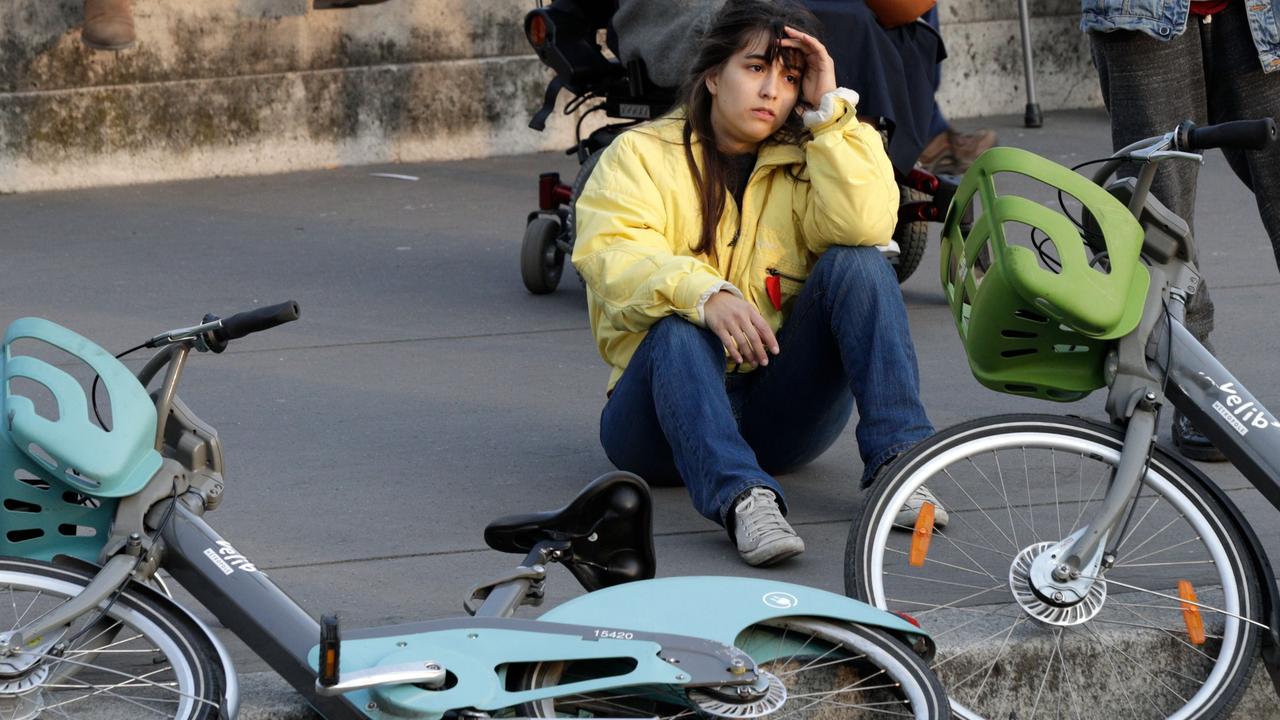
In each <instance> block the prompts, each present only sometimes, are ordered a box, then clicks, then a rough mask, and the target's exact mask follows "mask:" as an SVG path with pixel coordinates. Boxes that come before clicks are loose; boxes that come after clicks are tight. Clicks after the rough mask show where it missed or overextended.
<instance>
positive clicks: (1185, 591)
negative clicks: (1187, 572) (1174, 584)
mask: <svg viewBox="0 0 1280 720" xmlns="http://www.w3.org/2000/svg"><path fill="white" fill-rule="evenodd" d="M1178 597H1180V598H1182V599H1183V600H1187V601H1189V602H1184V603H1182V621H1183V622H1184V623H1186V624H1187V635H1189V636H1191V644H1193V645H1203V644H1204V618H1203V617H1201V616H1200V608H1198V607H1196V606H1195V605H1192V604H1191V603H1193V602H1198V601H1197V600H1196V591H1195V590H1194V589H1193V588H1192V587H1191V583H1190V582H1189V581H1187V580H1179V581H1178Z"/></svg>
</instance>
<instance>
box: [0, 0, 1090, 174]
mask: <svg viewBox="0 0 1280 720" xmlns="http://www.w3.org/2000/svg"><path fill="white" fill-rule="evenodd" d="M532 5H533V3H532V2H531V0H390V1H389V2H386V3H383V4H380V5H371V6H367V7H359V8H354V9H345V10H321V11H316V10H312V9H310V1H309V0H134V6H135V18H136V22H137V27H138V37H139V42H138V44H137V46H136V47H135V48H133V49H130V50H127V51H124V52H121V53H104V52H94V51H90V50H88V49H86V48H84V47H83V46H82V45H81V43H80V40H79V23H80V14H81V0H4V2H3V3H0V192H12V191H28V190H39V189H52V188H67V187H79V186H90V185H109V184H123V183H138V182H149V181H158V180H170V179H180V178H190V177H207V176H216V175H231V174H257V173H274V172H284V171H289V170H300V169H309V168H320V167H326V166H331V165H339V164H356V163H377V162H392V161H421V160H429V159H453V158H463V157H477V156H484V155H497V154H509V153H520V152H532V151H537V150H548V149H558V148H563V147H566V146H567V145H568V144H570V143H571V136H572V130H573V128H572V123H571V120H572V118H564V117H560V116H559V115H557V117H556V118H555V119H553V120H552V121H551V123H549V125H548V129H547V131H546V132H543V133H536V132H534V131H532V130H529V129H528V128H527V126H526V123H527V121H528V118H529V115H530V114H531V113H532V112H533V110H535V109H536V108H537V107H538V106H539V105H540V104H541V100H542V91H543V88H544V87H545V84H546V81H547V79H548V77H549V75H548V71H547V70H546V69H545V68H543V67H542V65H541V64H540V63H539V62H538V61H537V59H536V57H534V56H533V55H532V54H531V52H530V50H529V47H528V44H527V43H526V41H525V39H524V36H523V32H522V18H523V16H524V13H525V12H527V11H528V10H529V8H530V7H532ZM997 6H999V7H1000V9H999V10H998V11H997V10H996V9H995V8H996V7H997ZM1015 7H1016V6H1015V5H1014V3H1012V2H1010V3H995V2H992V0H943V4H942V13H943V14H942V17H943V22H944V35H945V36H946V38H947V41H948V43H949V45H950V47H951V52H952V57H951V59H950V60H949V61H948V63H947V65H946V66H945V68H946V69H945V78H944V87H943V90H942V92H941V99H942V101H943V103H944V107H945V108H946V109H947V110H948V112H949V113H950V114H951V115H952V116H957V117H963V116H968V115H979V114H994V113H1013V112H1021V110H1022V102H1023V101H1022V99H1021V93H1022V92H1023V83H1022V65H1021V56H1020V54H1019V52H1018V44H1017V38H1018V34H1017V33H1018V30H1017V19H1016V10H1015V9H1014V8H1015ZM1032 7H1033V13H1034V14H1036V16H1037V19H1036V21H1035V23H1034V29H1035V37H1036V43H1037V48H1036V50H1037V57H1036V60H1037V72H1038V76H1039V85H1038V89H1039V91H1040V95H1041V104H1042V106H1043V107H1044V108H1045V109H1046V110H1049V109H1054V108H1059V107H1080V106H1085V105H1092V104H1097V89H1096V85H1097V83H1096V80H1094V79H1093V75H1092V70H1091V69H1089V68H1087V55H1086V53H1085V45H1084V42H1083V38H1082V37H1081V35H1080V34H1079V32H1078V31H1076V30H1075V29H1074V23H1075V21H1076V17H1077V16H1076V13H1077V12H1078V10H1077V9H1076V5H1075V3H1074V2H1072V1H1071V0H1052V1H1050V0H1038V1H1035V2H1032ZM1085 70H1088V71H1087V72H1085Z"/></svg>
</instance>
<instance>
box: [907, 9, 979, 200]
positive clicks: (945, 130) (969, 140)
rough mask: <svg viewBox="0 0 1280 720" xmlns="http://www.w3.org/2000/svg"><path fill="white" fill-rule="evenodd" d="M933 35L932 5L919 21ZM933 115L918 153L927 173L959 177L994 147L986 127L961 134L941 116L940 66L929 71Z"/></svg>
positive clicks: (935, 23) (934, 13)
mask: <svg viewBox="0 0 1280 720" xmlns="http://www.w3.org/2000/svg"><path fill="white" fill-rule="evenodd" d="M921 19H922V20H924V21H925V22H927V23H928V24H929V26H930V27H932V28H933V29H934V31H936V32H939V33H940V32H941V31H940V29H939V26H938V8H937V7H936V6H935V7H934V8H933V9H931V10H930V11H929V12H927V13H925V14H924V16H923V17H922V18H921ZM932 80H933V92H934V96H935V99H934V101H933V114H932V116H931V117H930V118H929V134H928V137H929V138H930V140H929V143H928V144H927V145H925V148H924V150H922V151H921V152H920V165H921V166H922V167H923V168H924V169H925V170H928V171H929V172H932V173H942V174H948V175H960V174H963V173H964V171H965V170H968V169H969V166H970V165H972V164H973V161H974V160H977V159H978V156H979V155H981V154H982V153H984V152H986V151H987V150H989V149H990V148H992V147H994V146H995V144H996V142H997V140H998V138H997V137H996V132H995V131H994V130H990V129H987V128H982V129H979V130H975V131H973V132H971V133H962V132H958V131H957V130H955V129H954V128H953V127H951V123H950V122H948V121H947V118H946V117H945V116H944V115H943V114H942V108H941V107H940V106H939V105H938V101H937V97H936V96H937V93H938V88H939V87H941V84H942V66H941V65H940V64H938V65H934V66H933V68H932Z"/></svg>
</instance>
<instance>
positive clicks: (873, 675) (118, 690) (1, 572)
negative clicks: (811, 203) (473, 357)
mask: <svg viewBox="0 0 1280 720" xmlns="http://www.w3.org/2000/svg"><path fill="white" fill-rule="evenodd" d="M297 317H298V308H297V305H296V304H294V303H284V304H281V305H278V306H273V307H269V308H262V309H260V310H256V311H252V312H248V313H241V314H238V315H233V316H231V317H228V318H226V319H219V318H217V317H213V316H206V317H205V320H204V322H202V323H200V324H198V325H195V326H192V327H187V328H180V329H177V330H171V331H168V332H165V333H161V334H159V335H157V336H155V337H153V338H151V339H150V340H148V341H147V342H145V343H143V344H142V345H139V347H138V349H141V348H143V347H146V348H153V349H155V350H157V351H158V352H157V353H156V355H155V356H154V357H153V358H152V359H151V360H150V361H148V362H147V363H146V365H145V366H143V368H142V369H141V370H140V371H139V373H138V374H137V376H135V375H133V374H132V373H131V372H130V371H129V370H128V368H126V367H125V366H124V365H123V364H122V363H120V362H119V360H117V359H116V358H113V357H112V356H111V355H109V354H108V353H106V352H105V351H104V350H102V349H101V348H99V347H98V346H97V345H95V344H93V343H92V342H90V341H89V340H87V339H85V338H83V337H81V336H80V335H77V334H75V333H73V332H71V331H69V330H67V329H66V328H63V327H60V326H58V325H55V324H53V323H51V322H48V321H46V320H41V319H38V318H25V319H22V320H18V321H16V322H14V323H13V324H12V325H10V326H9V329H8V331H7V333H6V334H5V337H4V353H3V356H2V357H0V373H2V374H3V380H4V387H3V393H2V394H0V402H2V405H0V409H2V410H3V413H0V417H2V418H3V420H4V421H3V423H0V501H2V507H0V720H32V719H33V718H84V719H86V720H111V719H113V718H122V719H127V720H136V719H137V718H150V717H166V718H179V719H182V720H212V719H214V718H218V719H219V720H221V719H223V718H227V719H233V718H235V717H236V714H237V711H238V708H239V705H240V696H239V690H238V685H237V682H236V673H235V668H234V667H233V666H232V664H231V660H230V657H229V656H228V655H227V653H226V651H225V650H224V648H223V647H222V645H221V644H220V643H219V641H218V639H217V637H216V636H215V635H214V634H213V633H211V632H210V630H209V628H208V627H206V626H205V625H204V624H203V623H202V622H200V620H198V619H197V618H196V617H195V616H193V615H192V614H191V613H189V612H188V611H187V610H186V609H185V608H183V607H182V606H181V605H179V604H177V603H176V602H174V601H173V600H172V599H171V598H170V597H168V596H167V594H166V593H165V592H164V586H163V584H161V583H160V582H159V581H158V578H159V577H160V576H159V575H158V573H159V571H160V570H164V571H165V572H166V573H167V574H168V576H169V577H170V578H172V579H173V580H175V581H177V582H178V583H179V584H180V585H182V586H183V587H184V588H185V589H186V590H187V591H189V592H190V594H191V595H192V596H193V597H194V598H195V599H196V600H198V601H199V602H200V603H202V604H203V605H205V607H207V608H208V609H209V610H210V611H212V613H213V614H214V615H215V616H216V617H217V618H218V619H219V620H220V621H221V622H222V623H223V624H224V625H225V626H226V627H227V628H228V629H230V630H231V631H232V632H233V633H235V634H236V635H237V636H238V637H239V638H240V639H242V640H243V641H244V642H245V644H246V645H248V646H249V647H250V648H251V649H253V650H254V651H255V652H256V653H258V655H260V656H261V657H262V658H263V659H264V660H265V661H266V662H267V663H268V664H269V665H270V666H271V667H272V668H274V669H275V670H276V671H277V672H279V673H280V675H281V676H282V677H284V678H285V679H286V680H288V681H289V683H290V684H291V685H292V686H293V687H294V688H295V689H296V690H297V691H298V692H299V693H300V694H301V695H302V696H303V697H305V698H306V700H307V702H309V703H310V704H311V706H312V707H313V708H315V710H316V711H317V712H319V713H320V714H321V715H322V716H323V717H324V718H326V719H327V720H340V719H341V720H359V719H361V718H375V719H388V720H389V719H391V718H397V719H405V718H418V719H420V720H443V719H445V718H448V719H449V720H482V719H484V718H490V717H494V718H518V717H593V718H623V717H645V718H659V717H661V718H683V717H690V718H692V717H717V718H755V717H773V718H779V719H781V718H792V717H795V718H818V717H833V716H839V717H842V718H860V717H883V716H889V717H909V718H915V719H916V720H933V719H934V718H946V717H948V716H949V712H948V705H947V701H946V695H945V693H943V691H942V688H941V686H940V685H939V684H938V681H937V678H936V677H935V676H934V675H933V674H932V673H931V672H929V669H928V664H927V658H928V657H929V655H930V654H931V652H932V649H933V644H932V641H931V640H930V639H929V637H928V635H927V633H925V632H923V631H921V630H920V629H919V628H918V627H916V626H915V625H913V624H912V623H911V622H910V621H909V620H908V619H907V618H904V617H900V616H898V615H895V614H892V613H888V612H885V611H882V610H878V609H876V608H872V607H870V606H868V605H866V604H865V603H860V602H857V601H855V600H851V599H849V598H846V597H843V596H841V595H837V594H835V593H829V592H825V591H822V590H817V589H814V588H808V587H801V586H798V585H791V584H787V583H781V582H776V581H771V580H756V579H749V578H715V577H680V578H662V579H654V573H655V559H654V555H653V539H652V531H651V521H650V512H651V504H650V499H649V491H648V487H647V486H646V485H645V484H644V482H643V481H641V480H640V479H639V478H636V477H635V476H633V475H628V474H626V473H611V474H609V475H605V476H603V477H600V478H598V479H596V480H595V481H594V482H592V483H590V484H589V485H587V487H586V488H584V489H583V491H582V492H581V493H580V494H579V495H578V496H577V498H575V499H574V500H573V501H572V502H571V503H569V505H567V506H566V507H564V508H561V509H560V510H556V511H553V512H546V513H537V514H530V515H521V516H516V517H509V518H504V519H501V520H498V521H495V522H493V523H491V524H490V525H489V526H488V527H487V528H486V529H485V533H484V537H485V541H486V542H487V543H488V544H489V546H490V547H492V548H494V549H496V550H499V551H503V552H511V553H517V554H519V555H521V556H523V557H524V560H523V561H522V562H521V563H520V565H519V566H518V567H516V568H515V569H514V570H512V571H511V572H510V573H507V574H505V575H504V576H502V577H499V578H497V579H495V580H493V581H491V582H484V583H481V584H479V585H477V586H476V587H474V588H472V589H471V591H470V592H468V593H467V595H466V603H465V604H466V608H467V610H468V611H469V615H465V616H461V617H456V618H444V619H437V620H427V621H422V622H416V623H411V624H407V625H396V626H390V627H377V628H354V629H353V628H344V627H342V626H341V624H340V623H339V621H338V619H337V618H336V617H332V616H327V617H322V618H321V619H320V621H317V619H316V618H315V616H313V615H312V614H311V613H308V612H307V611H306V610H304V609H303V608H301V607H299V606H298V605H297V604H296V603H295V602H294V601H293V600H292V599H290V598H289V596H288V595H287V594H285V593H284V592H283V591H282V590H281V589H280V588H279V587H277V586H276V585H275V583H274V582H273V581H272V580H271V578H270V577H268V575H267V574H266V573H265V572H263V569H262V568H261V566H260V565H259V564H258V561H257V560H256V559H250V558H249V557H246V556H245V555H244V554H243V553H242V552H241V551H240V550H237V548H236V545H235V544H233V543H232V542H231V541H229V540H227V539H226V538H224V537H222V536H221V535H219V534H218V533H217V532H216V531H215V530H214V529H213V528H212V527H211V526H210V525H209V524H208V523H207V522H206V517H207V516H208V514H209V513H211V512H213V511H214V510H216V509H218V507H219V506H220V505H221V502H222V499H223V497H224V496H225V494H226V489H227V485H226V483H225V481H224V477H223V471H224V470H223V469H224V465H223V446H222V442H221V440H220V439H219V437H218V433H217V431H216V430H215V429H214V428H213V427H212V426H211V425H209V424H208V423H205V422H203V421H202V420H201V419H200V418H199V417H197V416H196V414H195V413H194V412H192V410H191V408H189V407H188V406H187V405H186V404H185V403H183V402H182V400H181V399H180V398H179V397H178V395H177V389H178V384H179V381H180V379H181V378H182V376H183V374H184V370H185V368H186V366H187V361H188V359H189V357H191V353H192V351H193V350H195V351H206V350H208V351H215V352H220V351H221V350H222V349H224V348H225V347H226V346H227V344H228V343H229V342H234V341H236V340H237V339H238V338H241V337H243V336H245V335H248V334H249V333H252V332H256V331H261V330H266V329H268V328H271V327H273V326H275V325H278V324H280V323H283V322H288V321H291V320H295V319H297ZM81 364H84V365H87V366H88V369H90V370H91V372H92V373H93V374H95V375H96V377H97V378H99V379H100V380H101V383H100V384H101V386H102V387H103V388H104V392H103V393H102V396H101V400H102V401H103V402H102V407H101V408H100V407H99V402H98V400H99V397H98V395H97V394H96V393H94V392H93V389H94V388H95V387H96V386H97V385H98V384H99V383H98V382H97V381H95V382H94V384H93V385H91V386H90V387H88V388H85V387H83V386H82V384H81V383H80V382H78V381H77V380H76V378H75V377H74V376H73V375H71V374H70V373H68V372H67V369H68V368H72V367H75V366H78V365H81ZM86 384H87V383H86ZM148 386H152V387H153V390H152V391H151V392H148V391H147V390H146V388H147V387H148ZM91 408H92V409H91ZM100 411H101V412H100ZM552 564H560V565H563V566H564V567H566V568H567V569H568V570H569V571H570V572H571V573H572V574H573V576H574V577H575V578H577V579H578V581H579V582H580V583H581V584H582V586H583V587H584V588H585V589H586V590H587V591H588V592H587V593H586V594H584V595H582V596H580V597H577V598H575V599H573V600H571V601H569V602H566V603H564V604H562V605H560V606H559V607H556V608H554V609H552V610H550V611H549V612H546V613H543V614H542V615H541V616H540V617H538V618H537V619H520V618H515V617H512V616H513V615H514V614H515V612H516V611H517V610H518V609H519V608H521V607H522V606H525V605H538V604H540V603H541V600H542V598H543V596H544V592H545V588H546V584H547V582H549V576H548V568H549V567H550V566H551V565H552ZM423 582H424V583H426V582H432V579H431V578H423Z"/></svg>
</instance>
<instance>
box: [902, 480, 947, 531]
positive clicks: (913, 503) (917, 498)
mask: <svg viewBox="0 0 1280 720" xmlns="http://www.w3.org/2000/svg"><path fill="white" fill-rule="evenodd" d="M925 503H930V504H931V505H933V526H934V527H936V528H943V527H946V526H947V521H948V520H950V519H951V516H950V515H949V514H948V513H947V509H946V508H944V507H942V503H940V502H938V498H937V496H935V495H934V494H933V492H932V491H930V490H929V488H927V487H925V486H924V485H921V486H920V487H918V488H916V489H915V490H914V491H913V492H912V493H911V496H910V497H908V498H907V504H906V505H903V506H902V509H901V510H899V511H898V515H897V516H896V517H895V518H894V519H893V522H894V525H897V526H900V527H904V528H907V529H911V528H913V527H915V524H916V520H917V519H918V518H919V517H920V508H922V507H924V504H925Z"/></svg>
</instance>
